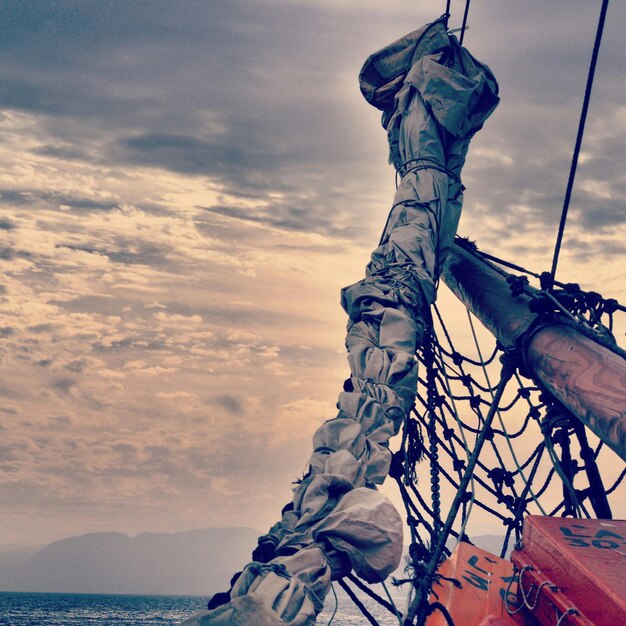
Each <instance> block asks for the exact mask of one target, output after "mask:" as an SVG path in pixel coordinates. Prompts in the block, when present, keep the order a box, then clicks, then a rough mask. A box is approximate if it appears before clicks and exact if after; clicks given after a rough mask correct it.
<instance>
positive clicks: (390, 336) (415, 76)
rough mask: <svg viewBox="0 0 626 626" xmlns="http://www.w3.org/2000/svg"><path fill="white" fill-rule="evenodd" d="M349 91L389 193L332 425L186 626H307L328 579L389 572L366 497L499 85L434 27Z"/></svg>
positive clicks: (400, 410)
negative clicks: (378, 149) (254, 542)
mask: <svg viewBox="0 0 626 626" xmlns="http://www.w3.org/2000/svg"><path fill="white" fill-rule="evenodd" d="M360 84H361V89H362V92H363V94H364V96H365V97H366V99H367V100H368V102H370V103H371V104H373V105H374V106H376V107H378V108H380V109H381V110H382V111H383V126H384V127H385V128H386V130H387V134H388V140H389V148H390V155H389V158H390V162H391V163H392V164H393V165H394V167H395V168H396V170H397V171H398V172H399V174H400V176H401V181H400V184H399V186H398V189H397V192H396V195H395V198H394V203H393V206H392V209H391V213H390V215H389V219H388V222H387V225H386V227H385V230H384V233H383V236H382V238H381V241H380V245H379V246H378V247H377V248H376V250H374V252H373V253H372V257H371V260H370V263H369V265H368V266H367V268H366V277H365V278H364V279H363V280H361V281H359V282H357V283H355V284H354V285H351V286H349V287H346V288H345V289H343V291H342V294H341V300H342V306H343V307H344V309H345V310H346V312H347V314H348V317H349V321H348V333H347V338H346V347H347V349H348V362H349V365H350V371H351V376H350V379H349V380H348V381H346V383H345V385H344V392H343V393H341V394H340V396H339V400H338V404H337V406H338V414H337V416H336V417H335V418H334V419H331V420H328V421H327V422H325V423H324V424H322V426H321V427H320V428H319V429H318V430H317V432H316V433H315V435H314V437H313V453H312V455H311V458H310V459H309V471H308V473H307V474H306V475H305V476H304V478H303V479H302V481H301V482H300V483H299V484H297V485H296V487H295V489H294V496H293V500H292V502H291V503H289V504H288V505H287V507H285V509H284V512H283V515H282V519H281V520H280V521H279V522H278V523H277V524H275V525H274V526H273V527H272V528H271V529H270V531H269V532H268V533H267V534H266V535H264V536H263V537H261V538H260V539H259V546H258V548H257V549H256V550H255V553H254V554H253V558H254V559H255V560H254V561H253V562H252V563H250V564H249V565H248V566H247V567H246V568H245V569H244V571H243V573H242V575H241V576H240V578H239V579H238V580H237V582H236V583H235V584H234V586H233V588H232V589H231V592H230V598H231V601H230V603H229V604H228V608H227V609H225V608H224V607H220V608H218V609H215V610H214V611H209V613H206V614H204V615H202V616H198V617H196V618H193V619H195V620H196V621H188V622H186V624H188V626H192V625H193V624H202V625H203V626H205V625H209V624H211V625H213V624H225V623H228V622H224V621H219V620H220V619H223V615H224V611H234V610H235V609H236V610H237V611H239V612H240V613H239V614H238V615H239V617H237V618H236V619H242V620H243V621H242V622H241V623H245V611H246V610H247V609H246V608H245V607H246V606H248V605H247V604H245V603H242V601H241V598H242V597H245V596H247V595H253V596H255V597H256V598H257V599H260V600H262V606H263V607H265V608H264V609H263V610H264V611H269V613H268V615H270V617H271V618H272V619H273V618H274V617H278V618H279V619H280V620H281V622H282V623H284V624H287V625H289V626H307V625H310V624H314V623H315V616H316V615H317V613H318V612H319V611H320V610H321V608H322V606H323V601H324V598H325V596H326V594H327V593H328V590H329V587H330V582H331V580H332V579H338V578H341V577H342V576H344V575H345V574H346V573H347V572H348V571H350V570H353V571H354V572H355V573H356V574H357V575H358V576H359V577H361V578H363V579H364V580H366V581H367V582H370V583H374V582H379V581H382V580H384V579H385V578H386V577H387V576H388V575H389V574H390V573H391V572H392V571H393V570H395V569H396V568H397V567H398V565H399V563H400V557H401V553H402V538H403V529H402V520H401V518H400V515H399V514H398V512H397V511H396V510H395V508H394V507H393V505H392V504H391V502H390V501H389V500H388V499H387V498H386V497H385V496H384V495H383V494H381V493H380V492H378V491H377V490H376V485H379V484H381V483H382V482H383V481H384V480H385V477H386V476H387V474H388V471H389V467H390V463H391V452H390V451H389V448H388V445H389V439H390V438H391V437H392V436H394V435H395V434H397V433H398V431H399V429H400V427H401V425H402V423H403V421H404V420H405V418H406V416H407V415H408V413H409V412H410V410H411V408H412V407H413V404H414V401H415V394H416V386H417V361H416V359H415V352H416V349H417V348H418V347H419V345H420V342H421V340H422V337H423V332H424V328H425V324H426V321H425V320H426V319H427V317H428V306H429V305H430V304H431V303H432V302H434V300H435V296H436V285H437V280H438V277H439V271H440V267H441V264H442V262H443V259H444V257H445V252H446V248H447V247H448V246H449V245H450V244H451V242H452V241H453V238H454V234H455V232H456V227H457V224H458V220H459V216H460V210H461V203H462V190H463V187H462V185H461V181H460V172H461V167H462V165H463V162H464V160H465V155H466V153H467V148H468V145H469V141H470V139H471V137H472V136H473V134H474V133H475V132H476V131H477V130H479V129H480V127H481V126H482V124H483V122H484V121H485V119H486V118H487V117H488V116H489V115H490V114H491V112H492V111H493V110H494V108H495V106H496V105H497V103H498V96H497V91H498V87H497V83H496V80H495V78H494V77H493V75H492V73H491V71H490V70H489V68H487V67H486V66H485V65H483V64H481V63H479V62H478V61H476V60H475V59H474V58H473V57H472V56H471V55H470V54H469V53H468V52H467V51H466V50H465V49H463V48H461V46H460V45H459V44H458V42H457V40H456V38H454V37H453V36H449V35H448V33H447V31H446V27H445V24H444V23H443V21H441V20H439V21H437V22H434V23H433V24H429V25H427V26H425V27H424V28H422V29H420V30H418V31H415V32H413V33H410V34H409V35H407V36H406V37H404V38H402V39H400V40H398V41H397V42H394V43H393V44H391V45H390V46H388V47H387V48H384V49H383V50H381V51H380V52H377V53H375V54H374V55H372V56H371V57H370V58H369V59H368V60H367V61H366V63H365V65H364V67H363V70H362V71H361V74H360ZM255 606H258V603H257V605H255ZM241 611H244V613H241ZM232 615H234V613H233V614H232ZM220 616H222V617H220ZM248 618H249V623H260V622H258V621H257V617H256V616H255V615H254V614H252V613H251V614H249V616H248ZM232 619H233V622H232V623H239V622H236V621H235V617H232ZM268 619H269V618H268ZM268 623H273V622H271V621H268Z"/></svg>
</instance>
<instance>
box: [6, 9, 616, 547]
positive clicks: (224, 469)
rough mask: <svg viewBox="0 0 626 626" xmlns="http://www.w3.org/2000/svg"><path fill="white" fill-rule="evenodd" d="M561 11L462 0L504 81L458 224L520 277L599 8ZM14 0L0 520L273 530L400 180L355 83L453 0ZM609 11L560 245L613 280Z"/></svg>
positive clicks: (574, 266)
mask: <svg viewBox="0 0 626 626" xmlns="http://www.w3.org/2000/svg"><path fill="white" fill-rule="evenodd" d="M557 4H558V3H554V4H553V5H550V6H542V8H541V12H540V14H539V12H538V10H537V7H533V6H530V5H526V4H524V3H519V2H513V0H505V1H503V2H499V3H487V4H482V5H481V4H480V3H479V4H478V5H477V6H475V7H474V6H473V5H472V9H471V13H470V26H471V29H470V31H468V33H467V35H466V38H467V43H468V45H469V46H470V47H471V49H472V51H473V52H474V53H475V54H476V56H477V57H478V58H481V59H485V60H487V61H488V62H489V64H490V65H491V66H492V68H493V69H494V71H495V72H496V74H497V75H498V77H499V78H500V81H501V87H502V98H503V99H502V104H501V106H500V107H499V109H498V111H497V112H496V113H495V115H494V116H493V118H492V119H490V120H489V121H488V122H487V124H486V126H485V128H484V129H483V130H482V131H481V132H480V133H478V135H477V136H476V138H475V139H474V140H473V143H472V146H471V149H470V153H469V157H468V162H467V165H466V168H465V170H464V182H465V184H466V185H467V188H468V189H467V192H466V195H465V199H466V205H465V209H464V215H463V221H462V226H461V231H462V232H463V233H464V234H468V235H470V237H471V238H472V239H476V240H478V243H479V246H480V247H482V248H485V249H486V250H487V251H490V252H494V253H496V254H501V255H502V256H503V257H507V258H510V256H511V255H512V256H513V257H514V260H520V259H522V260H523V261H524V263H527V264H529V265H531V267H532V268H534V269H542V268H545V266H546V265H547V263H548V262H549V259H550V253H551V249H552V246H553V236H552V235H553V233H554V234H555V233H556V226H557V224H558V218H559V215H560V210H561V206H562V198H563V191H564V187H565V181H566V178H567V172H568V168H569V163H570V159H571V151H572V147H573V140H574V136H575V132H576V125H577V122H578V116H579V112H580V101H581V98H582V91H583V89H584V81H585V74H586V69H585V68H586V66H587V61H588V55H589V52H590V49H591V43H592V38H593V28H594V26H595V19H596V17H597V16H596V15H595V13H596V12H597V11H596V9H597V7H595V6H592V4H591V3H587V2H582V1H578V2H574V3H573V4H572V3H570V4H568V8H567V11H566V12H565V11H563V8H562V7H559V6H557ZM3 9H4V11H3V20H2V22H1V23H0V52H1V53H2V56H3V64H2V67H1V68H0V78H1V79H2V80H0V85H1V86H0V105H1V106H2V107H4V111H3V112H2V114H1V115H0V140H1V141H0V158H1V159H2V162H3V168H2V170H1V171H0V265H2V269H3V284H2V286H0V287H1V288H0V298H1V299H2V307H0V358H1V359H2V373H3V383H2V389H0V394H1V395H2V397H3V398H4V399H5V402H6V406H5V407H3V409H2V411H3V415H4V417H3V426H4V430H3V446H6V447H7V452H6V454H7V456H9V455H12V457H11V458H10V459H8V460H7V461H6V465H7V467H6V471H7V472H10V475H9V474H8V473H7V474H6V475H3V476H0V490H2V493H3V505H5V508H6V511H7V512H6V517H5V518H3V519H4V520H10V523H5V524H0V527H2V528H3V529H14V530H12V531H11V532H14V533H15V536H16V537H17V536H18V535H19V534H20V533H21V532H22V530H21V529H22V527H24V529H25V528H26V527H25V526H23V524H16V523H14V520H16V519H18V518H20V519H22V520H24V519H28V520H44V521H45V522H46V525H44V524H43V522H41V524H42V525H41V526H40V527H38V528H37V529H34V527H33V531H32V532H33V533H34V534H36V533H39V534H38V536H41V533H42V532H46V533H56V536H60V535H62V534H69V533H71V532H85V531H86V530H93V529H95V528H102V527H103V526H105V527H106V528H107V529H112V528H113V527H115V528H116V529H117V530H121V531H124V532H130V533H133V532H141V531H145V530H157V529H158V528H160V526H159V525H169V530H180V528H181V524H182V525H183V526H185V525H187V526H186V527H194V526H196V527H198V526H205V525H210V524H226V525H229V524H233V523H234V522H233V520H237V523H247V524H251V525H254V526H255V527H256V526H264V525H269V524H270V523H272V522H273V521H275V518H276V515H277V513H278V510H279V509H280V506H282V504H284V502H285V501H286V500H287V499H288V498H289V494H290V481H291V480H293V479H295V478H297V477H298V476H299V475H301V473H302V470H303V466H304V463H305V460H306V458H307V456H308V454H309V453H310V437H311V434H312V432H313V431H314V430H315V428H316V427H317V426H318V424H319V423H321V421H322V420H323V419H327V418H329V417H331V416H332V414H333V410H334V409H333V405H334V403H335V401H336V396H337V393H338V391H339V390H340V388H341V383H342V381H343V379H344V378H345V376H346V374H347V365H346V363H345V355H344V351H343V339H344V337H343V334H344V328H345V316H344V314H343V313H342V311H341V310H340V307H339V303H338V300H339V289H340V287H342V286H344V285H346V284H350V283H353V282H355V281H356V280H358V279H359V278H361V276H362V273H363V267H364V265H365V264H366V262H367V258H368V255H369V252H370V251H371V249H372V248H373V247H375V245H376V242H377V237H378V234H379V232H380V230H381V229H382V226H383V224H384V221H385V218H386V215H387V211H388V209H389V207H390V205H391V198H392V195H393V191H394V180H393V172H392V171H391V169H390V167H389V166H388V165H387V164H386V158H387V157H386V144H385V142H386V138H385V132H384V130H383V129H382V128H381V127H380V122H379V113H378V112H377V111H375V110H373V109H371V107H369V106H368V105H366V104H365V103H364V101H363V99H362V97H361V95H360V93H359V92H358V86H357V81H356V76H357V74H358V70H359V68H360V65H361V63H362V61H363V60H364V59H365V57H366V56H367V55H368V54H370V53H371V52H372V51H373V50H375V49H377V48H379V47H381V46H383V45H385V44H386V43H388V42H389V41H392V40H393V39H395V38H396V37H398V36H400V35H402V34H404V32H405V31H406V30H407V15H410V16H412V17H414V18H415V26H416V27H417V26H419V25H420V23H421V22H425V21H427V20H429V19H433V18H436V17H438V15H439V14H440V13H441V7H440V5H439V4H438V3H435V2H426V3H421V4H420V5H419V6H417V7H416V6H414V3H413V4H411V5H410V4H409V3H407V2H405V1H399V0H392V1H391V2H390V3H386V4H385V5H384V6H383V5H382V4H377V3H365V4H363V3H361V4H359V5H357V4H356V3H354V2H351V1H348V0H346V1H344V2H330V1H327V0H319V1H316V2H313V3H307V4H302V3H292V2H286V1H283V0H260V1H259V2H254V3H251V2H247V1H245V0H233V1H232V2H221V3H206V2H201V1H200V0H197V1H196V0H183V1H181V2H179V3H176V5H175V7H174V8H173V7H172V4H171V3H170V2H166V1H164V0H163V1H162V0H150V1H147V0H146V1H144V0H137V1H135V2H132V3H123V2H119V1H117V0H115V1H113V0H103V1H101V2H97V3H76V2H69V1H65V0H59V1H58V2H55V3H41V2H33V1H19V2H17V1H15V2H13V1H10V2H5V3H4V6H3ZM610 11H611V13H610V16H611V18H610V21H609V23H607V27H606V28H607V29H606V32H605V42H604V45H603V49H602V53H601V57H600V65H599V68H598V74H597V83H596V87H595V88H594V94H593V98H592V107H591V111H590V119H589V122H588V128H587V134H586V137H585V143H584V145H583V158H582V160H581V163H580V166H579V171H578V176H577V185H576V187H575V193H574V196H573V203H572V207H571V213H570V218H569V221H568V225H567V229H566V242H565V244H566V245H565V249H564V252H563V254H564V258H563V261H562V262H563V263H564V269H563V271H564V272H567V273H568V274H571V275H572V276H571V278H572V279H577V280H580V282H584V281H585V280H586V281H587V282H588V284H589V285H594V286H595V285H596V284H598V283H599V281H602V282H603V283H604V284H605V285H606V286H607V287H608V288H609V289H610V290H611V295H617V294H618V293H623V284H620V277H619V276H617V274H619V272H617V271H616V270H615V269H611V262H612V261H614V260H615V259H618V260H619V259H621V258H623V257H622V256H621V255H623V254H624V244H623V241H624V235H625V233H624V219H625V218H624V214H623V211H622V210H621V208H622V207H623V203H624V198H625V196H626V189H625V186H624V185H625V182H624V177H623V146H624V141H625V140H626V137H625V136H624V131H623V130H622V129H623V128H625V125H624V121H625V118H624V111H625V109H624V106H623V103H622V101H621V100H622V93H623V90H624V81H625V79H624V75H623V58H624V55H623V45H622V37H621V31H620V30H619V28H618V25H619V24H620V17H621V16H622V14H623V12H624V8H623V7H621V6H617V5H615V6H612V7H611V9H610ZM453 20H454V21H456V22H459V21H460V16H459V15H458V14H455V15H453ZM621 21H622V22H623V20H621ZM511 42H515V44H512V43H511ZM607 257H609V258H608V259H607ZM594 259H597V260H598V265H601V266H602V267H600V268H599V267H598V265H595V264H594V263H591V262H590V260H594ZM617 264H618V263H617V262H616V263H614V267H615V266H617ZM294 424H297V425H298V427H297V428H294ZM20 446H21V447H20ZM9 466H10V467H9ZM241 501H245V502H246V503H247V504H248V506H246V507H245V510H243V511H242V510H241V507H240V505H239V504H238V503H239V502H241ZM207 503H209V504H207ZM11 516H13V517H11ZM20 516H21V517H20ZM246 516H248V517H246ZM48 527H49V528H48ZM51 529H53V530H51ZM4 532H7V533H8V532H9V530H6V531H4ZM26 532H27V531H26V530H24V533H26ZM33 536H34V535H33ZM56 536H51V537H50V538H56ZM22 538H23V539H24V540H26V541H28V540H29V539H28V537H26V535H25V534H24V536H23V537H22Z"/></svg>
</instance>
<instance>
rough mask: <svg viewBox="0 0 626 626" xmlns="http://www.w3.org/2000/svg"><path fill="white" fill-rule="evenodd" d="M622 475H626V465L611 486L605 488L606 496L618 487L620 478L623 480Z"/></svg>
mask: <svg viewBox="0 0 626 626" xmlns="http://www.w3.org/2000/svg"><path fill="white" fill-rule="evenodd" d="M624 476H626V467H625V468H624V469H623V470H622V473H621V474H620V475H619V476H618V478H617V480H616V481H615V483H614V484H613V485H612V486H611V488H610V489H607V490H606V495H607V496H609V495H611V494H612V493H613V492H614V491H615V490H616V489H617V488H618V487H619V484H620V483H621V482H622V480H624Z"/></svg>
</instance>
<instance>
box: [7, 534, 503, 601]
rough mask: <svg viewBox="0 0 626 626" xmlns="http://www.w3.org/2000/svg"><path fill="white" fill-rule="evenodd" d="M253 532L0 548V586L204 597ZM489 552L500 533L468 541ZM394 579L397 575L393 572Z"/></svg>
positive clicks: (92, 538)
mask: <svg viewBox="0 0 626 626" xmlns="http://www.w3.org/2000/svg"><path fill="white" fill-rule="evenodd" d="M260 534H261V533H260V532H259V531H258V530H254V529H253V528H206V529H202V530H192V531H189V532H182V533H173V534H167V533H143V534H141V535H137V536H136V537H132V538H131V537H128V535H124V534H122V533H115V532H110V533H90V534H86V535H80V536H78V537H70V538H68V539H63V540H61V541H55V542H53V543H51V544H49V545H47V546H45V547H43V548H40V549H36V548H33V547H29V546H22V547H14V548H12V549H8V546H5V547H4V550H3V548H2V547H0V591H35V592H37V591H41V592H50V593H99V594H131V595H198V596H207V597H208V596H212V595H213V594H214V593H217V592H218V591H224V590H226V589H228V583H229V581H230V578H231V576H232V575H233V574H234V573H235V572H237V571H239V570H241V569H242V568H243V566H244V565H246V564H247V563H248V562H249V561H250V557H251V554H252V550H253V548H254V546H255V545H256V540H257V538H258V537H259V535H260ZM474 543H476V545H478V546H479V547H482V548H484V549H486V550H489V551H491V552H493V553H495V554H498V553H499V551H500V546H501V544H502V537H499V536H495V535H481V536H478V537H475V538H474ZM396 576H399V577H402V573H401V571H398V572H396Z"/></svg>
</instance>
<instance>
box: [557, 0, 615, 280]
mask: <svg viewBox="0 0 626 626" xmlns="http://www.w3.org/2000/svg"><path fill="white" fill-rule="evenodd" d="M608 6H609V0H603V1H602V9H601V10H600V19H599V20H598V28H597V31H596V39H595V42H594V44H593V53H592V55H591V63H590V66H589V74H588V76H587V85H586V87H585V97H584V100H583V106H582V111H581V114H580V121H579V123H578V133H577V135H576V144H575V147H574V154H573V157H572V165H571V167H570V173H569V178H568V180H567V189H566V191H565V200H564V202H563V209H562V211H561V221H560V223H559V231H558V234H557V238H556V244H555V247H554V256H553V258H552V269H551V270H550V278H551V281H554V278H555V276H556V268H557V264H558V261H559V253H560V251H561V243H562V241H563V232H564V230H565V222H566V220H567V212H568V210H569V203H570V198H571V196H572V188H573V186H574V178H575V176H576V167H577V165H578V157H579V155H580V148H581V145H582V141H583V134H584V132H585V122H586V120H587V111H588V109H589V101H590V99H591V89H592V87H593V78H594V75H595V71H596V63H597V61H598V54H599V52H600V44H601V42H602V31H603V29H604V22H605V18H606V13H607V9H608Z"/></svg>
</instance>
